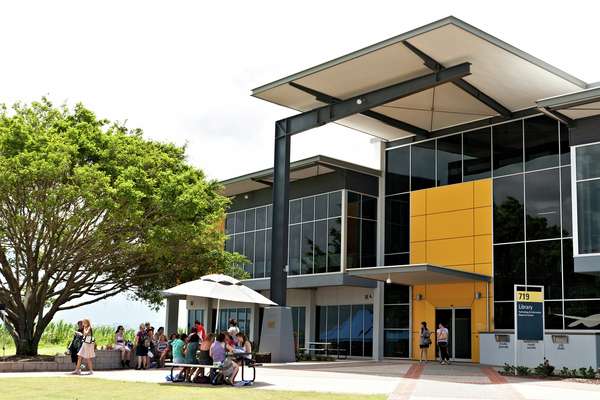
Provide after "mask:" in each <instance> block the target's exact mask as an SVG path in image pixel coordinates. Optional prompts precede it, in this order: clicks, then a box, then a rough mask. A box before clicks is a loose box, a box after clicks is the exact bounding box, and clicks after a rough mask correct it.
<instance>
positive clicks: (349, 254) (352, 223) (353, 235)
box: [346, 217, 360, 268]
mask: <svg viewBox="0 0 600 400" xmlns="http://www.w3.org/2000/svg"><path fill="white" fill-rule="evenodd" d="M346 265H347V266H348V268H358V267H360V219H358V218H351V217H348V222H347V224H346Z"/></svg>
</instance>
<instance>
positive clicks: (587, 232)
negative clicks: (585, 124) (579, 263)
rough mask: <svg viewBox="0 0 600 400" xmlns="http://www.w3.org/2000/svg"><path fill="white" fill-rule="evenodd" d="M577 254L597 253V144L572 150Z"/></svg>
mask: <svg viewBox="0 0 600 400" xmlns="http://www.w3.org/2000/svg"><path fill="white" fill-rule="evenodd" d="M575 159H576V169H575V178H576V180H575V187H574V188H575V190H576V194H577V205H576V207H577V242H578V252H577V254H595V253H600V162H599V161H600V143H595V144H590V145H585V146H579V147H577V148H576V149H575Z"/></svg>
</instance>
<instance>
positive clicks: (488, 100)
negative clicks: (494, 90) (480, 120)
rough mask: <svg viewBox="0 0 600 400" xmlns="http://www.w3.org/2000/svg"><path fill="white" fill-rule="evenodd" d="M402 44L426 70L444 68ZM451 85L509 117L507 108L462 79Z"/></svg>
mask: <svg viewBox="0 0 600 400" xmlns="http://www.w3.org/2000/svg"><path fill="white" fill-rule="evenodd" d="M402 44H404V46H406V47H407V48H408V49H409V50H410V51H412V52H413V53H414V54H415V55H417V56H418V57H419V58H420V59H421V60H423V64H425V66H426V67H427V68H429V69H431V70H433V71H440V70H441V69H443V68H444V66H443V65H442V64H440V63H439V62H437V61H436V60H434V59H433V58H432V57H430V56H429V55H428V54H426V53H424V52H423V51H421V50H420V49H419V48H417V47H415V46H414V45H412V44H410V43H409V42H408V41H406V40H405V41H403V42H402ZM452 83H453V84H454V85H456V86H458V87H459V88H461V89H462V90H464V91H465V92H467V93H468V94H470V95H471V96H473V97H475V98H476V99H477V100H479V101H480V102H482V103H483V104H485V105H486V106H488V107H489V108H491V109H492V110H494V111H496V112H497V113H498V114H500V115H502V116H504V117H507V118H510V117H511V115H512V113H511V111H510V110H509V109H508V108H506V107H504V106H503V105H502V104H500V103H499V102H497V101H496V100H494V99H493V98H491V97H490V96H488V95H487V94H485V93H483V92H482V91H481V90H479V89H477V88H476V87H475V86H473V85H472V84H470V83H469V82H467V81H465V80H464V79H459V80H456V81H453V82H452Z"/></svg>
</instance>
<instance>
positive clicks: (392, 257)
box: [383, 253, 410, 266]
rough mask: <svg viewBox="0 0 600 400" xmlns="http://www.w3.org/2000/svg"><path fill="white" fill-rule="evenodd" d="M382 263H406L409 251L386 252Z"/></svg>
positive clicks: (408, 260)
mask: <svg viewBox="0 0 600 400" xmlns="http://www.w3.org/2000/svg"><path fill="white" fill-rule="evenodd" d="M383 259H384V262H383V264H384V265H386V266H388V265H407V264H410V253H398V254H386V255H385V256H384V258H383Z"/></svg>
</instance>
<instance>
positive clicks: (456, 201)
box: [426, 182, 473, 214]
mask: <svg viewBox="0 0 600 400" xmlns="http://www.w3.org/2000/svg"><path fill="white" fill-rule="evenodd" d="M426 192H427V214H433V213H439V212H446V211H456V210H464V209H467V208H473V182H465V183H457V184H456V185H448V186H441V187H437V188H432V189H427V190H426Z"/></svg>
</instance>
